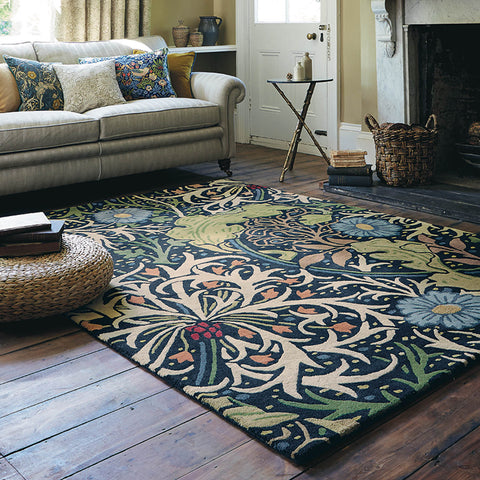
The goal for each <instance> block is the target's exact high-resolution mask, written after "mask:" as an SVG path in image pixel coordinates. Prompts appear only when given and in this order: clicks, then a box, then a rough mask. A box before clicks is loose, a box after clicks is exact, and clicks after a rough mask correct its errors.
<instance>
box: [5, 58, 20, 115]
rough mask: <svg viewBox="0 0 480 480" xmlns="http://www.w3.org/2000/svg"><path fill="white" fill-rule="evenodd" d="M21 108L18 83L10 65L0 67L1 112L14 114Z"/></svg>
mask: <svg viewBox="0 0 480 480" xmlns="http://www.w3.org/2000/svg"><path fill="white" fill-rule="evenodd" d="M19 106H20V95H19V93H18V88H17V82H15V78H13V75H12V72H11V71H10V69H9V68H8V65H5V64H1V65H0V112H1V113H3V112H14V111H15V110H18V107H19Z"/></svg>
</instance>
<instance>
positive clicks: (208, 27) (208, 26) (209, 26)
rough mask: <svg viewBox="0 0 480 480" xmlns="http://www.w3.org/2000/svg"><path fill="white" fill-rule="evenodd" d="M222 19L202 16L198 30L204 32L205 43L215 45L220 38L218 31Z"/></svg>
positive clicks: (205, 44)
mask: <svg viewBox="0 0 480 480" xmlns="http://www.w3.org/2000/svg"><path fill="white" fill-rule="evenodd" d="M221 24H222V19H221V18H220V17H215V16H209V17H208V16H207V17H200V23H199V24H198V31H199V32H202V34H203V45H204V46H209V45H215V44H216V43H217V40H218V32H219V28H220V25H221Z"/></svg>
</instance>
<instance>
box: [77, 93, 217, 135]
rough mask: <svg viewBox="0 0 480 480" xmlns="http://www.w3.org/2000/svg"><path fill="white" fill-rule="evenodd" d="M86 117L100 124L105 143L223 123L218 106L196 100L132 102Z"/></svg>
mask: <svg viewBox="0 0 480 480" xmlns="http://www.w3.org/2000/svg"><path fill="white" fill-rule="evenodd" d="M86 114H87V115H88V116H89V117H93V118H97V119H98V120H99V121H100V139H101V140H113V139H118V138H126V137H136V136H140V135H153V134H156V133H166V132H178V131H183V130H194V129H198V128H207V127H212V126H214V125H217V124H218V123H219V121H220V107H219V106H218V105H217V104H215V103H212V102H207V101H205V100H197V99H194V98H151V99H147V100H145V99H142V100H132V101H129V102H127V103H125V104H123V105H109V106H107V107H101V108H96V109H94V110H89V111H88V112H86Z"/></svg>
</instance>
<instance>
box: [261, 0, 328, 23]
mask: <svg viewBox="0 0 480 480" xmlns="http://www.w3.org/2000/svg"><path fill="white" fill-rule="evenodd" d="M320 8H321V3H320V0H255V22H256V23H319V22H320Z"/></svg>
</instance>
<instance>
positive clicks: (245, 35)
mask: <svg viewBox="0 0 480 480" xmlns="http://www.w3.org/2000/svg"><path fill="white" fill-rule="evenodd" d="M324 1H325V2H326V3H327V24H329V25H330V57H329V59H328V60H327V76H328V77H329V78H333V82H329V83H327V89H328V107H327V108H328V112H327V119H328V127H327V128H328V135H329V145H328V149H329V150H336V149H338V129H339V122H338V115H339V109H340V108H339V107H340V99H339V89H338V85H339V70H338V65H339V62H338V61H337V58H338V37H339V35H338V25H339V24H340V21H339V8H338V3H339V0H324ZM253 15H254V0H236V2H235V19H236V25H235V27H236V43H237V61H236V63H237V65H236V69H237V77H239V78H241V79H242V80H243V81H244V82H245V84H246V86H247V94H246V97H245V100H244V101H243V102H242V103H240V104H239V105H237V123H236V139H237V141H238V142H239V143H250V142H251V132H250V121H249V115H250V108H251V95H250V92H249V85H250V84H251V81H252V79H251V70H250V38H251V36H250V23H251V22H250V21H248V22H247V21H245V19H246V18H247V19H250V18H252V16H253ZM314 95H315V94H314ZM292 115H293V113H292ZM285 140H286V142H287V144H288V142H289V141H290V139H285ZM273 142H274V143H275V141H273ZM269 143H270V145H271V146H275V145H272V144H271V142H269ZM277 147H278V148H283V147H284V142H279V143H278V146H277ZM299 151H304V152H305V153H313V154H318V155H320V154H319V152H318V151H317V149H316V148H315V147H314V146H313V147H312V146H309V145H303V146H302V144H301V143H300V145H299Z"/></svg>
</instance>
